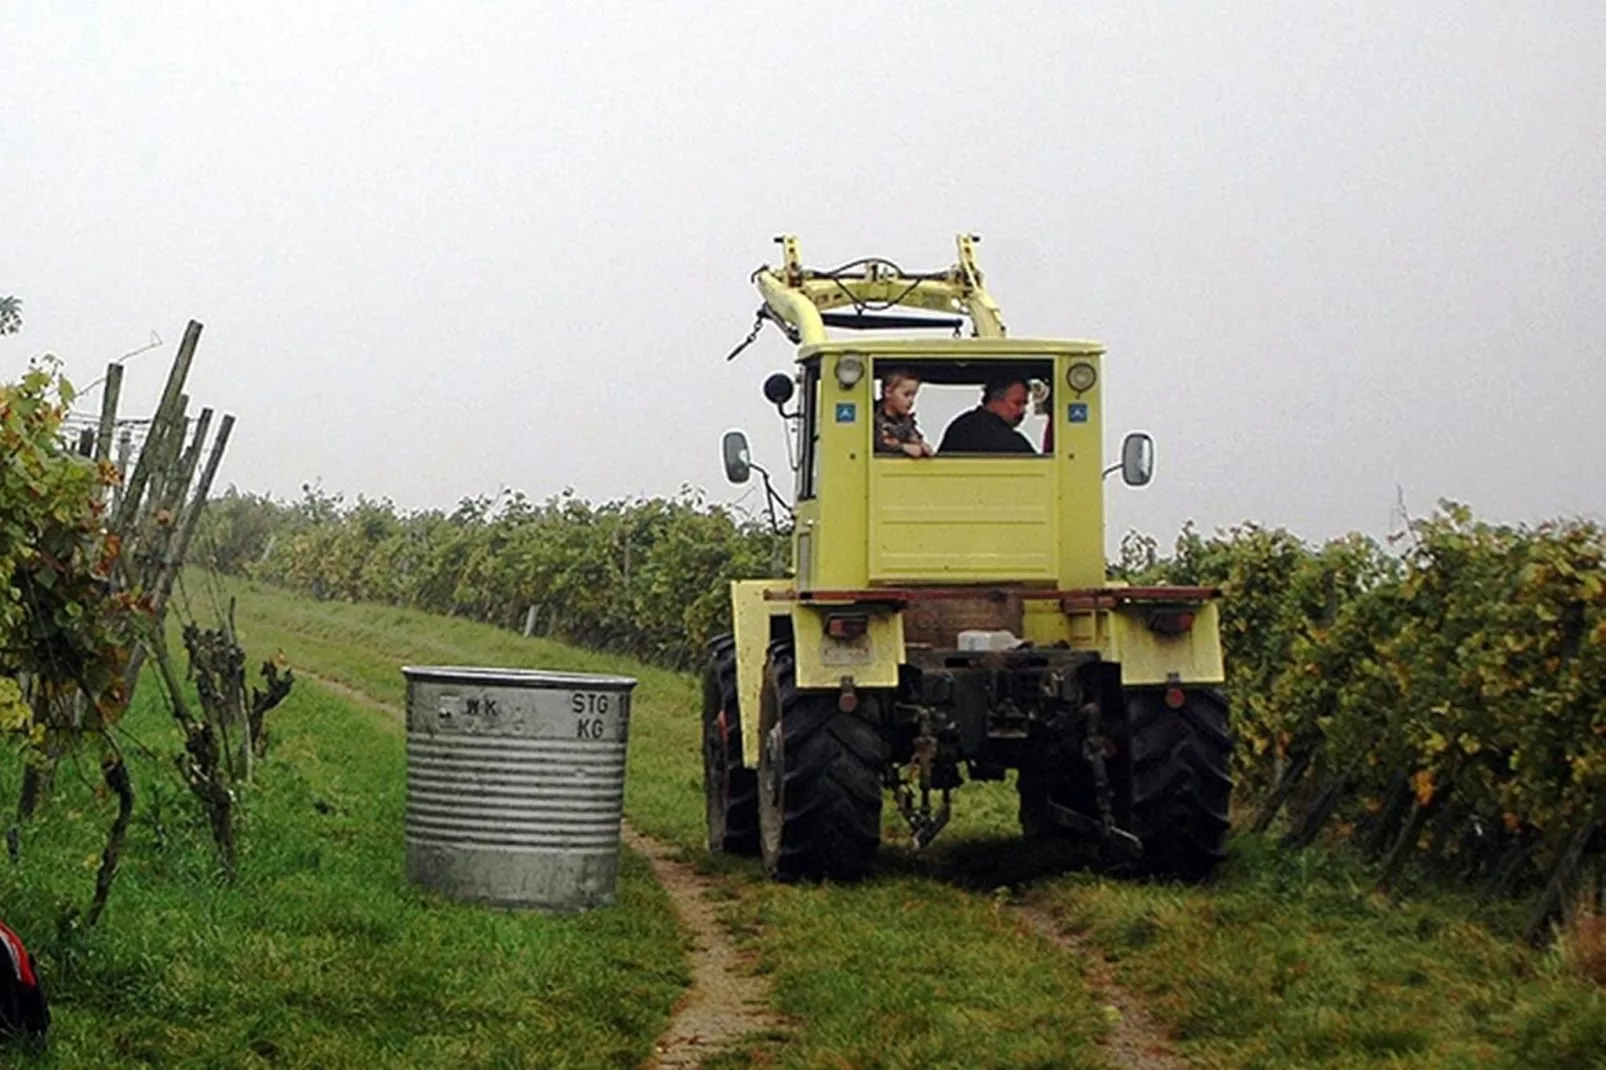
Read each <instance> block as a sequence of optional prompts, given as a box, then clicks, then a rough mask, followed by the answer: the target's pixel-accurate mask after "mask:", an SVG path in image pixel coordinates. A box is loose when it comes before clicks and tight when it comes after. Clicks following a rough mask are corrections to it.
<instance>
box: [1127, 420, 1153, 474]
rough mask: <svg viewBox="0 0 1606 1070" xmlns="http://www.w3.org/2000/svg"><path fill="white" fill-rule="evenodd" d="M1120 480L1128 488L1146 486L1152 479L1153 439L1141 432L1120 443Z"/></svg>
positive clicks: (1132, 434)
mask: <svg viewBox="0 0 1606 1070" xmlns="http://www.w3.org/2000/svg"><path fill="white" fill-rule="evenodd" d="M1121 478H1122V479H1123V480H1125V481H1126V485H1127V486H1129V487H1142V486H1146V485H1148V482H1149V480H1151V479H1153V478H1154V439H1152V438H1150V437H1149V436H1148V435H1146V434H1144V433H1143V432H1142V431H1134V432H1132V433H1131V434H1130V435H1128V436H1126V438H1125V439H1123V440H1122V442H1121Z"/></svg>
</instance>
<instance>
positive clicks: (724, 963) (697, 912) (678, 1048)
mask: <svg viewBox="0 0 1606 1070" xmlns="http://www.w3.org/2000/svg"><path fill="white" fill-rule="evenodd" d="M624 842H625V844H626V845H628V846H629V847H630V848H631V849H632V850H634V851H637V852H639V853H640V854H642V855H644V856H646V858H647V860H648V862H650V863H651V864H652V871H653V876H654V877H656V878H657V880H658V884H659V886H660V887H662V888H663V889H664V891H666V892H668V893H669V898H670V900H671V901H672V902H673V903H674V905H675V912H676V913H677V914H678V915H679V916H680V923H681V926H682V927H683V928H685V929H686V930H687V931H688V932H690V933H691V934H692V937H693V941H694V946H693V949H692V983H691V989H690V991H688V992H687V993H686V995H685V997H684V998H682V999H681V1001H680V1003H679V1004H678V1005H677V1006H676V1008H675V1012H674V1014H673V1015H672V1016H671V1017H670V1020H669V1028H668V1029H666V1030H665V1031H664V1033H663V1035H662V1036H660V1037H659V1038H658V1043H657V1045H656V1046H655V1052H656V1054H655V1055H654V1057H653V1059H652V1060H651V1061H650V1062H649V1063H648V1064H647V1065H648V1066H651V1067H657V1068H658V1070H680V1068H682V1067H693V1066H701V1065H702V1062H703V1060H704V1059H705V1058H708V1057H709V1056H711V1055H714V1054H716V1053H718V1052H720V1051H724V1050H728V1049H729V1048H731V1047H732V1046H733V1045H735V1044H736V1043H737V1042H738V1041H740V1040H741V1039H742V1038H743V1037H745V1036H748V1035H749V1034H752V1033H758V1032H763V1031H774V1030H777V1029H780V1028H782V1027H783V1026H784V1024H785V1023H784V1022H783V1020H782V1019H781V1017H780V1016H779V1015H777V1014H776V1013H775V1012H774V1011H773V1010H772V1009H771V1008H770V991H769V982H768V981H767V980H766V979H765V978H763V977H760V976H758V975H756V974H754V973H752V972H751V971H750V970H749V969H747V968H746V964H745V962H744V960H743V956H742V954H741V953H740V952H739V951H738V950H737V949H736V945H735V944H733V943H732V942H731V939H730V936H729V935H728V934H727V933H726V931H725V926H724V925H723V924H722V923H721V922H720V920H719V917H718V914H717V912H716V910H715V909H714V906H713V904H712V903H710V902H709V899H708V893H709V891H710V890H711V889H712V888H713V887H714V885H715V882H714V881H712V880H710V879H708V878H706V877H704V876H702V875H701V874H699V873H698V872H697V871H696V869H694V868H693V867H692V866H691V865H689V864H688V863H685V862H681V861H679V860H678V859H676V858H675V857H674V854H675V851H674V849H673V848H671V847H668V846H666V845H665V844H662V843H659V842H658V841H657V840H654V839H652V838H651V837H648V836H645V835H643V834H642V833H640V832H637V831H636V830H635V829H633V828H631V827H630V826H629V825H626V826H625V829H624Z"/></svg>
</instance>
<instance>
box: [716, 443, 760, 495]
mask: <svg viewBox="0 0 1606 1070" xmlns="http://www.w3.org/2000/svg"><path fill="white" fill-rule="evenodd" d="M719 447H720V452H721V453H722V454H724V457H725V478H726V479H728V480H730V481H731V482H732V483H746V482H747V477H748V476H751V475H752V474H753V462H752V461H750V460H748V456H749V455H748V452H747V436H746V435H744V434H742V433H741V432H740V431H726V432H725V437H724V438H723V439H721V440H720V444H719Z"/></svg>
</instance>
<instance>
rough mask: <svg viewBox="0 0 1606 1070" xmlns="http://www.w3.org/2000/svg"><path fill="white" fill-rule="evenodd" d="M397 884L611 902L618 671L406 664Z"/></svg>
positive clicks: (550, 904) (625, 686) (618, 760)
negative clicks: (403, 804)
mask: <svg viewBox="0 0 1606 1070" xmlns="http://www.w3.org/2000/svg"><path fill="white" fill-rule="evenodd" d="M402 673H403V674H404V675H405V676H406V677H407V877H408V879H409V880H412V881H415V882H417V883H418V884H420V885H422V886H424V887H425V888H428V889H430V890H431V891H435V892H439V893H441V894H442V895H446V896H449V897H451V898H453V899H464V900H470V901H473V902H479V903H489V904H495V905H498V906H512V907H537V908H540V909H544V910H554V911H569V910H584V909H586V908H588V907H594V906H601V905H603V904H607V903H611V902H613V896H614V889H615V886H616V884H617V882H618V876H619V821H620V817H621V815H622V813H623V807H624V789H625V746H626V743H627V741H628V739H629V735H630V693H631V690H632V689H633V688H634V687H635V686H636V681H635V680H634V679H632V678H630V677H628V676H598V675H592V674H588V673H565V672H543V671H539V670H531V669H492V668H463V667H455V666H422V667H415V666H405V667H403V669H402Z"/></svg>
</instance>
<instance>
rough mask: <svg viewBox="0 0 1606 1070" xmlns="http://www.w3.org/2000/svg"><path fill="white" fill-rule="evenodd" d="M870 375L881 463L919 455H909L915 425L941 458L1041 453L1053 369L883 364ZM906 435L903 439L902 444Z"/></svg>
mask: <svg viewBox="0 0 1606 1070" xmlns="http://www.w3.org/2000/svg"><path fill="white" fill-rule="evenodd" d="M872 373H873V374H874V375H875V377H876V379H877V381H878V386H877V388H876V391H875V397H876V413H877V424H876V426H877V435H878V439H877V445H876V456H878V457H892V458H897V457H902V456H919V455H921V451H920V450H919V449H918V448H913V449H911V448H905V447H904V445H903V443H905V442H907V441H908V440H909V432H910V430H911V424H912V427H913V429H914V430H915V431H916V432H917V434H918V436H919V438H920V440H921V441H924V442H925V443H926V444H928V445H929V447H930V449H931V451H932V452H935V453H938V454H940V455H943V456H988V455H1001V454H1007V455H1013V456H1017V457H1024V456H1031V455H1033V454H1041V452H1042V450H1043V444H1044V434H1045V431H1046V430H1047V425H1048V417H1047V415H1046V414H1047V413H1049V412H1052V411H1053V408H1052V404H1051V402H1052V398H1051V397H1050V386H1049V384H1050V383H1051V382H1052V381H1053V377H1054V368H1053V362H1052V361H1051V360H1048V359H1038V360H1031V359H1026V360H1007V361H1005V360H997V359H991V360H980V359H976V360H954V359H945V360H937V359H932V358H927V359H920V358H918V357H917V358H913V359H904V358H891V357H879V358H877V359H876V360H875V362H874V367H873V370H872ZM900 436H901V438H900Z"/></svg>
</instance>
